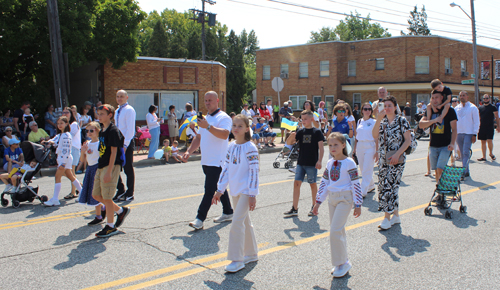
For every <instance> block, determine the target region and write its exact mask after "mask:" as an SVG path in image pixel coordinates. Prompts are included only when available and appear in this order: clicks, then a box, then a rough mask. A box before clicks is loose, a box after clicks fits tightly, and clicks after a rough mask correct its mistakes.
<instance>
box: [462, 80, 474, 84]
mask: <svg viewBox="0 0 500 290" xmlns="http://www.w3.org/2000/svg"><path fill="white" fill-rule="evenodd" d="M468 84H474V80H463V81H462V85H468Z"/></svg>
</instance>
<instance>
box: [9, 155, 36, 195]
mask: <svg viewBox="0 0 500 290" xmlns="http://www.w3.org/2000/svg"><path fill="white" fill-rule="evenodd" d="M35 167H36V160H31V161H30V162H28V163H27V164H24V165H23V166H21V167H16V168H13V169H12V171H11V172H10V173H4V174H1V175H0V180H2V182H3V183H4V184H5V190H4V192H8V193H15V192H16V191H17V185H18V183H17V181H18V179H19V178H20V177H22V176H23V174H24V173H25V172H29V171H34V170H35Z"/></svg>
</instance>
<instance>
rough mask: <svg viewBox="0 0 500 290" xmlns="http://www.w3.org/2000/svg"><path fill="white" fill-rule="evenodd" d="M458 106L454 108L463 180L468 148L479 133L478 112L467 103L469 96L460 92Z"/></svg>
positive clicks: (467, 168)
mask: <svg viewBox="0 0 500 290" xmlns="http://www.w3.org/2000/svg"><path fill="white" fill-rule="evenodd" d="M459 98H460V104H459V105H458V106H456V107H455V111H456V112H457V118H458V121H457V132H458V135H457V144H458V148H459V149H460V153H461V154H462V167H464V168H465V173H464V178H465V177H468V176H469V175H470V174H469V159H470V147H471V145H472V144H473V143H476V136H477V132H478V131H479V123H480V122H479V110H478V109H477V107H476V106H475V105H474V104H472V103H471V102H469V94H467V92H466V91H461V92H460V95H459Z"/></svg>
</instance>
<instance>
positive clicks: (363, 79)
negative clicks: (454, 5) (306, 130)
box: [257, 36, 500, 114]
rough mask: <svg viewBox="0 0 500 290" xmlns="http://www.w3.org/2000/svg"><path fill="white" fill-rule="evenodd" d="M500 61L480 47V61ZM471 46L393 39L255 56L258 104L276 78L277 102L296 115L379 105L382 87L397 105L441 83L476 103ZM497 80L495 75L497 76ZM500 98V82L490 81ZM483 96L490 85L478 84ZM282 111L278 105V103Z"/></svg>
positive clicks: (421, 97) (499, 53) (270, 94)
mask: <svg viewBox="0 0 500 290" xmlns="http://www.w3.org/2000/svg"><path fill="white" fill-rule="evenodd" d="M492 55H493V57H494V59H497V58H500V50H498V49H494V48H489V47H484V46H478V61H487V60H489V61H491V58H492ZM473 73H474V68H473V62H472V44H470V43H467V42H463V41H457V40H453V39H449V38H445V37H440V36H397V37H390V38H380V39H371V40H362V41H350V42H343V41H331V42H322V43H315V44H304V45H296V46H287V47H280V48H271V49H261V50H259V51H257V101H258V102H260V101H264V100H267V99H269V98H272V100H273V103H274V102H277V101H278V95H277V93H276V92H275V91H274V90H273V89H272V86H271V81H272V79H273V78H274V77H280V76H281V77H282V79H283V82H284V89H283V90H282V91H281V93H280V99H281V100H280V101H281V103H283V102H284V101H286V100H288V99H290V100H292V101H293V107H294V109H295V110H299V109H301V108H302V104H303V103H304V101H305V100H306V99H309V100H313V101H314V102H315V103H316V104H318V103H319V102H320V101H321V100H323V101H326V102H327V104H328V108H329V110H328V112H329V114H330V113H331V109H332V108H331V103H332V102H333V101H334V100H335V99H337V98H340V99H343V100H345V101H346V102H348V103H350V104H351V105H353V104H355V103H357V104H361V103H364V102H368V101H375V100H377V89H378V88H379V87H380V86H384V87H386V88H387V90H388V91H389V94H391V95H393V96H395V97H396V98H397V100H398V103H399V105H402V106H404V105H405V103H406V102H410V103H411V106H412V108H413V110H415V109H416V104H417V102H420V101H428V100H429V98H430V92H431V87H430V82H431V80H433V79H440V80H442V81H443V82H444V84H445V85H446V86H449V87H450V88H451V90H452V92H453V95H458V93H459V92H460V91H462V90H466V91H467V92H468V93H469V96H470V100H472V101H473V100H474V85H473V84H470V85H462V84H461V82H462V80H468V79H472V74H473ZM495 77H496V75H495ZM494 86H495V94H497V95H500V79H495V80H494ZM479 89H480V92H481V95H482V94H485V93H488V94H491V80H480V81H479ZM280 106H282V104H280Z"/></svg>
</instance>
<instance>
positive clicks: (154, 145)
mask: <svg viewBox="0 0 500 290" xmlns="http://www.w3.org/2000/svg"><path fill="white" fill-rule="evenodd" d="M149 133H150V134H151V142H149V152H148V158H152V157H153V156H154V155H155V152H156V150H158V144H159V143H158V142H160V127H156V128H153V129H149Z"/></svg>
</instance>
